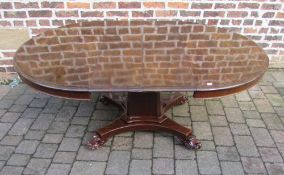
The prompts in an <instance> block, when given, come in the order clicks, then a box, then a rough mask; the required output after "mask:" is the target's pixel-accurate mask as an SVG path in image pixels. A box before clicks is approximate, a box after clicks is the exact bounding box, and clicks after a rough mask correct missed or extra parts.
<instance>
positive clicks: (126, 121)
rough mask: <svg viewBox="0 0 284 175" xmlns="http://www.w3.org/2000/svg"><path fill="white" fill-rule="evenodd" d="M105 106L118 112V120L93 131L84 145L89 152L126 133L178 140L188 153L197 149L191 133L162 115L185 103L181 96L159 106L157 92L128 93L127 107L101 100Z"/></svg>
mask: <svg viewBox="0 0 284 175" xmlns="http://www.w3.org/2000/svg"><path fill="white" fill-rule="evenodd" d="M102 102H103V103H104V104H113V105H115V106H117V107H119V109H120V110H121V112H120V118H119V119H117V120H115V121H113V122H112V123H111V124H109V125H107V126H105V127H103V128H101V129H99V130H97V131H96V134H94V135H93V137H92V139H91V140H90V141H89V142H88V143H87V146H88V147H89V148H90V149H98V148H100V147H101V146H102V145H103V144H104V143H105V142H106V141H107V140H108V138H110V137H112V136H114V135H116V134H119V133H123V132H128V131H137V130H142V131H164V132H168V133H171V134H173V135H175V136H177V137H178V139H179V140H180V141H181V143H183V144H184V145H185V146H186V147H187V148H189V149H199V148H200V147H201V143H200V142H199V141H198V140H197V139H196V138H195V137H194V136H193V135H192V130H191V129H189V128H186V127H184V126H182V125H180V124H178V123H176V122H175V121H173V120H171V119H169V118H168V117H167V116H166V115H165V112H166V111H167V110H169V109H170V108H171V107H173V106H176V105H181V104H184V103H186V102H187V98H186V97H185V96H182V95H180V94H176V95H174V96H172V97H171V98H170V99H169V100H168V101H167V102H161V99H160V93H158V92H129V93H128V98H127V102H126V103H122V102H115V101H114V100H112V99H111V98H108V97H103V98H102Z"/></svg>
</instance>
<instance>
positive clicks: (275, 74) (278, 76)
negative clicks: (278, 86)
mask: <svg viewBox="0 0 284 175" xmlns="http://www.w3.org/2000/svg"><path fill="white" fill-rule="evenodd" d="M271 75H272V76H273V78H275V80H276V81H284V73H283V72H282V71H280V72H271Z"/></svg>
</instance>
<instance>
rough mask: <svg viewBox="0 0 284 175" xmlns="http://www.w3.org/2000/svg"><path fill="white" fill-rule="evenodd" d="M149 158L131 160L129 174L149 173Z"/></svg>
mask: <svg viewBox="0 0 284 175" xmlns="http://www.w3.org/2000/svg"><path fill="white" fill-rule="evenodd" d="M151 166H152V161H151V160H132V161H131V163H130V168H129V174H130V175H147V174H149V175H150V174H151Z"/></svg>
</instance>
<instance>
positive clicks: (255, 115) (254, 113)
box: [243, 111, 261, 119]
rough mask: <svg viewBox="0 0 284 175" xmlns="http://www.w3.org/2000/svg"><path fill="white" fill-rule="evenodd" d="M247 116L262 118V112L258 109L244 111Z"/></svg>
mask: <svg viewBox="0 0 284 175" xmlns="http://www.w3.org/2000/svg"><path fill="white" fill-rule="evenodd" d="M243 115H244V117H245V118H251V119H260V118H261V117H260V114H259V113H258V112H257V111H243Z"/></svg>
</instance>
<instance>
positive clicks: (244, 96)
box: [236, 91, 251, 101]
mask: <svg viewBox="0 0 284 175" xmlns="http://www.w3.org/2000/svg"><path fill="white" fill-rule="evenodd" d="M236 99H237V101H251V98H250V96H249V94H248V92H247V91H243V92H241V93H238V94H236Z"/></svg>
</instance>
